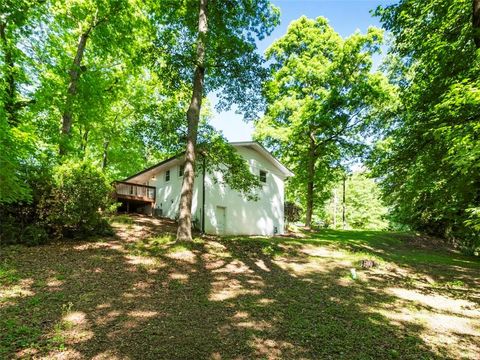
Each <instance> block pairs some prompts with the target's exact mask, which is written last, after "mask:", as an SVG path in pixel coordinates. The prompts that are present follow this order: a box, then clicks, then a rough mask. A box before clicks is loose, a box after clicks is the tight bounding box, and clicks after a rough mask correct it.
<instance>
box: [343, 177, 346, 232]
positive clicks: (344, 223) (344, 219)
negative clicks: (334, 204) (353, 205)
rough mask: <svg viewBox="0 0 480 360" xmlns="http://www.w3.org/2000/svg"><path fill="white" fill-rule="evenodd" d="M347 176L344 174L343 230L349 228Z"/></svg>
mask: <svg viewBox="0 0 480 360" xmlns="http://www.w3.org/2000/svg"><path fill="white" fill-rule="evenodd" d="M346 184H347V177H346V176H344V178H343V201H342V226H343V230H345V229H346V228H347V202H346V194H347V191H346V190H347V186H346Z"/></svg>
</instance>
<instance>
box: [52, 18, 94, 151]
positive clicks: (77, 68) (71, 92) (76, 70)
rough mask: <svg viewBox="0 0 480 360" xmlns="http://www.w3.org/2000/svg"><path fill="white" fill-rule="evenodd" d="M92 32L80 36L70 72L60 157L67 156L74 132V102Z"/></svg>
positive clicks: (63, 117) (89, 29) (88, 30)
mask: <svg viewBox="0 0 480 360" xmlns="http://www.w3.org/2000/svg"><path fill="white" fill-rule="evenodd" d="M91 30H92V27H89V28H88V29H87V31H85V32H84V33H82V34H81V35H80V38H79V39H78V45H77V52H76V54H75V58H74V59H73V63H72V67H71V68H70V71H69V75H70V82H69V84H68V90H67V97H66V99H65V108H64V110H63V114H62V133H61V139H60V146H59V153H60V155H65V153H66V152H67V148H68V139H69V137H70V132H71V130H72V121H73V102H74V100H75V96H76V94H77V84H78V79H79V78H80V74H81V65H82V59H83V54H84V53H85V47H86V45H87V40H88V37H89V35H90V31H91Z"/></svg>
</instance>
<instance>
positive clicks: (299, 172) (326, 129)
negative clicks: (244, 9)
mask: <svg viewBox="0 0 480 360" xmlns="http://www.w3.org/2000/svg"><path fill="white" fill-rule="evenodd" d="M381 42H382V31H381V30H379V29H376V28H369V29H368V31H367V33H366V34H360V33H359V32H357V33H355V34H353V35H351V36H350V37H348V38H346V39H342V38H341V36H340V35H339V34H337V33H336V32H335V31H334V29H333V28H332V27H331V26H330V25H329V24H328V21H327V19H325V18H323V17H319V18H317V19H315V20H313V19H308V18H306V17H301V18H300V19H298V20H296V21H294V22H292V23H291V24H290V26H289V27H288V30H287V34H286V35H284V36H283V37H282V38H280V39H279V40H277V41H276V42H274V43H273V44H272V45H271V46H270V47H269V48H268V50H267V59H268V60H270V61H271V63H272V79H271V80H270V81H269V82H267V83H266V84H265V87H264V93H265V96H266V99H267V103H268V106H267V110H266V112H265V116H264V117H263V118H262V119H261V120H260V121H258V122H257V123H256V137H257V138H258V139H260V140H261V141H263V142H264V143H265V144H266V145H267V146H269V147H270V148H272V149H274V151H275V152H276V154H277V155H279V156H280V157H281V158H282V159H283V161H284V162H285V163H286V164H287V165H289V166H290V167H291V168H292V170H293V171H294V172H295V174H296V176H295V178H294V179H293V181H292V182H291V184H290V185H291V186H290V190H289V192H292V188H293V189H294V190H293V191H294V192H296V193H299V192H303V193H304V194H305V196H304V198H303V199H302V200H303V202H304V203H305V204H306V218H305V226H306V227H310V226H311V221H312V215H313V212H314V209H315V208H316V207H317V206H318V207H323V204H324V202H325V201H326V200H327V199H328V197H329V193H330V187H331V184H332V182H333V181H335V179H336V178H337V177H338V176H339V175H340V174H341V167H342V166H341V159H345V158H348V157H349V156H353V155H355V154H356V153H358V152H359V150H361V149H362V147H363V145H362V142H361V135H362V134H363V135H365V134H366V133H367V131H368V130H369V129H370V128H371V127H372V126H373V125H374V123H375V121H374V120H375V117H374V115H375V111H376V109H377V108H378V107H380V105H381V104H383V103H384V102H385V101H386V99H388V98H389V91H390V88H389V86H388V84H387V81H386V79H385V78H384V76H383V75H381V74H380V73H378V72H373V71H372V55H373V54H375V53H377V52H378V51H379V50H380V45H381ZM291 200H295V199H291Z"/></svg>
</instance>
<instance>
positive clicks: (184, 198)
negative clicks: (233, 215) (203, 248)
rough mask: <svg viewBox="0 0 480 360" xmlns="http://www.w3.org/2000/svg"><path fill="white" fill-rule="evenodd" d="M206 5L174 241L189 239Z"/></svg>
mask: <svg viewBox="0 0 480 360" xmlns="http://www.w3.org/2000/svg"><path fill="white" fill-rule="evenodd" d="M207 3H208V0H200V4H199V12H198V39H197V56H196V67H195V73H194V76H193V91H192V100H191V102H190V106H189V107H188V111H187V121H188V133H187V148H186V151H185V167H184V171H183V183H182V193H181V196H180V205H179V219H178V230H177V241H191V240H192V198H193V185H194V180H195V148H196V145H197V131H198V122H199V119H200V110H201V108H202V97H203V85H204V79H205V44H206V37H207V30H208V26H207Z"/></svg>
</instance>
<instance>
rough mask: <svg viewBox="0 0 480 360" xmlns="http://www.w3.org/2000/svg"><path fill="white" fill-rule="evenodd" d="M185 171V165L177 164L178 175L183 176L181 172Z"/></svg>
mask: <svg viewBox="0 0 480 360" xmlns="http://www.w3.org/2000/svg"><path fill="white" fill-rule="evenodd" d="M184 172H185V165H184V164H181V165H179V166H178V177H183V173H184Z"/></svg>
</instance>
